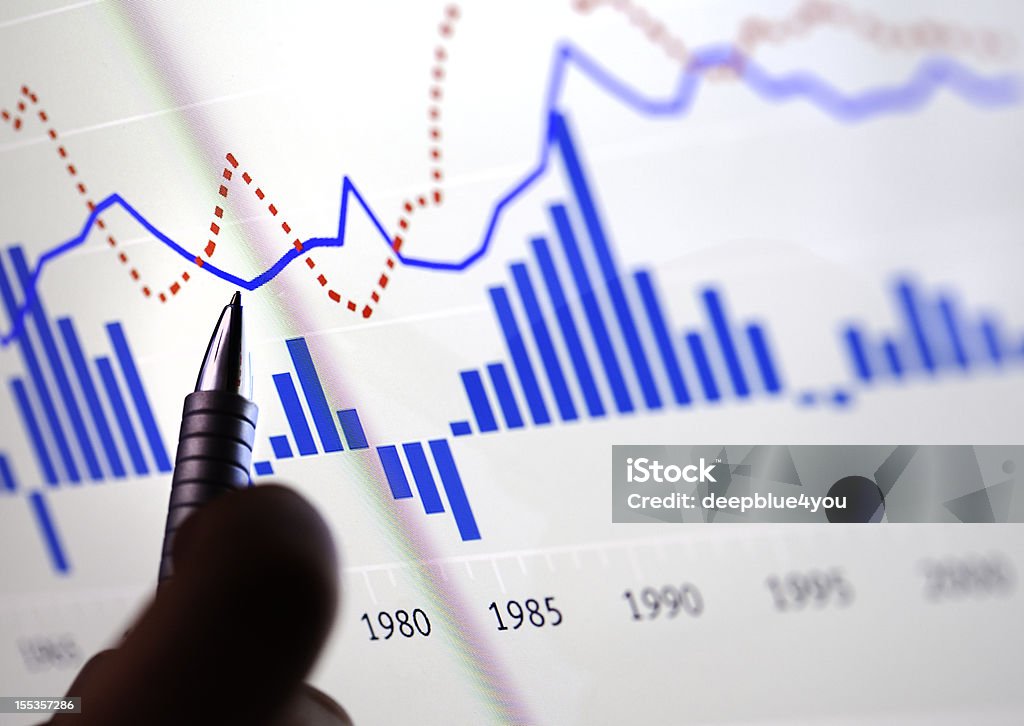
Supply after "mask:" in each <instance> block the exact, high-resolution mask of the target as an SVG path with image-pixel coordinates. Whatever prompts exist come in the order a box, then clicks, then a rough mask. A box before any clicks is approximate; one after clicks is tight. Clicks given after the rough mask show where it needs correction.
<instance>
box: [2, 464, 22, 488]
mask: <svg viewBox="0 0 1024 726" xmlns="http://www.w3.org/2000/svg"><path fill="white" fill-rule="evenodd" d="M0 484H3V487H4V490H5V491H8V492H14V491H17V490H18V483H17V482H16V481H14V473H13V472H12V471H11V465H10V463H8V461H7V457H6V456H3V455H0Z"/></svg>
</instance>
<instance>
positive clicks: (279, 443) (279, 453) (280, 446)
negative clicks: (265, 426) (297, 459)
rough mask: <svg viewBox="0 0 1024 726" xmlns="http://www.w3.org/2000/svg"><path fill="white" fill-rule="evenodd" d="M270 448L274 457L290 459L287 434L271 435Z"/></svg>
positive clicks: (290, 447) (290, 448)
mask: <svg viewBox="0 0 1024 726" xmlns="http://www.w3.org/2000/svg"><path fill="white" fill-rule="evenodd" d="M270 448H271V450H272V451H273V452H274V458H275V459H290V458H292V456H293V454H292V445H291V444H290V443H288V437H287V436H283V435H282V436H271V437H270Z"/></svg>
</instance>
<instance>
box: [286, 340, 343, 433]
mask: <svg viewBox="0 0 1024 726" xmlns="http://www.w3.org/2000/svg"><path fill="white" fill-rule="evenodd" d="M285 343H286V345H287V346H288V353H289V355H291V357H292V363H294V364H295V372H296V373H297V374H298V376H299V384H300V385H301V386H302V393H303V394H304V395H305V396H306V403H307V404H308V405H309V413H310V414H311V415H312V416H313V424H314V425H315V426H316V431H317V433H318V434H320V443H321V444H323V447H324V451H326V452H330V451H341V450H342V448H343V447H342V445H341V437H340V436H338V428H337V426H335V425H334V414H333V413H331V407H330V406H328V405H327V396H326V394H325V393H324V387H323V385H321V383H320V377H319V376H317V374H316V367H315V366H314V365H313V358H312V356H310V354H309V346H307V345H306V341H305V339H303V338H292V339H290V340H287V341H285Z"/></svg>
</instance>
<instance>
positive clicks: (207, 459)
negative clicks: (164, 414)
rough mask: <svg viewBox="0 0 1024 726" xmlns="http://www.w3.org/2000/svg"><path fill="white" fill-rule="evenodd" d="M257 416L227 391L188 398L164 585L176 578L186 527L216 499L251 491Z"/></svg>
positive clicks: (170, 512) (176, 463)
mask: <svg viewBox="0 0 1024 726" xmlns="http://www.w3.org/2000/svg"><path fill="white" fill-rule="evenodd" d="M257 412H258V411H257V408H256V404H254V403H253V402H252V401H250V400H248V399H247V398H245V397H244V396H241V395H239V394H237V393H231V392H227V391H196V392H195V393H191V394H189V395H188V396H187V397H186V398H185V408H184V411H183V412H182V418H181V432H180V434H179V437H178V452H177V455H176V456H175V460H174V474H173V476H172V478H171V499H170V504H169V505H168V510H167V527H166V529H165V530H164V545H163V550H162V552H161V556H160V582H163V581H165V580H167V579H168V578H169V577H171V576H172V575H173V574H174V567H173V562H172V560H171V553H172V552H173V549H174V536H175V534H176V533H177V531H178V528H179V527H180V526H181V524H182V523H183V522H184V521H185V520H186V519H187V518H188V517H189V516H190V515H192V514H193V513H194V512H195V511H196V510H197V509H198V508H199V507H201V506H203V505H204V504H205V503H207V502H209V501H210V500H212V499H215V498H217V497H218V496H220V495H221V494H224V493H225V492H229V491H231V490H232V489H242V488H244V487H247V486H249V482H250V478H249V470H250V467H251V465H252V446H253V441H254V439H255V436H256V416H257Z"/></svg>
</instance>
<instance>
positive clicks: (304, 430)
mask: <svg viewBox="0 0 1024 726" xmlns="http://www.w3.org/2000/svg"><path fill="white" fill-rule="evenodd" d="M272 378H273V379H274V386H275V387H276V388H277V395H278V397H279V398H280V399H281V405H282V406H283V407H284V415H285V417H286V418H287V419H288V427H289V428H290V429H291V430H292V436H293V437H294V438H295V447H296V448H297V449H298V450H299V454H301V455H302V456H310V455H312V454H315V453H316V442H315V441H313V432H312V431H310V429H309V423H308V422H307V421H306V414H305V412H303V410H302V404H301V403H299V393H298V391H296V390H295V382H294V381H292V376H291V374H290V373H275V374H274V375H273V376H272Z"/></svg>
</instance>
